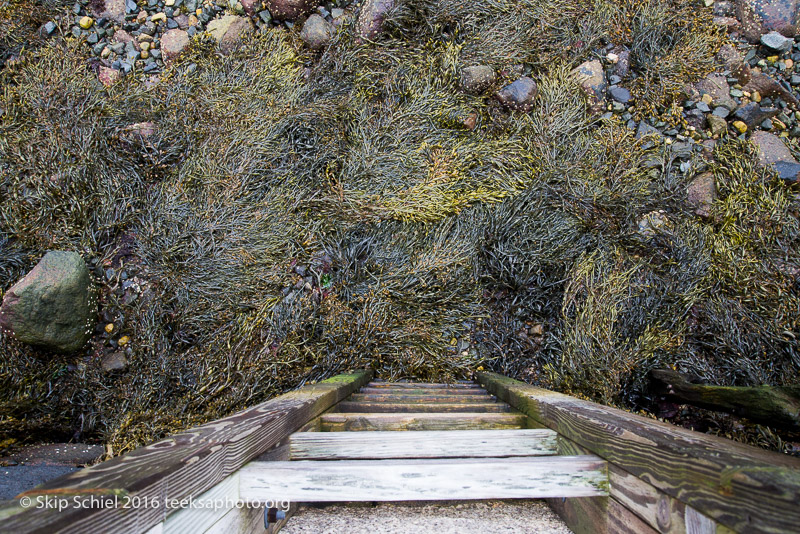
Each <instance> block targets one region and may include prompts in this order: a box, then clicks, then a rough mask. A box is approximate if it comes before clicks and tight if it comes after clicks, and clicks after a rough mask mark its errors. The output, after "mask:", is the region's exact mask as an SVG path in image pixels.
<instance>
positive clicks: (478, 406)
mask: <svg viewBox="0 0 800 534" xmlns="http://www.w3.org/2000/svg"><path fill="white" fill-rule="evenodd" d="M334 410H335V411H336V412H347V413H415V412H416V413H444V412H449V413H457V412H481V413H504V412H509V411H510V410H511V409H510V408H509V406H508V404H506V403H504V402H483V403H476V402H470V403H464V404H460V403H447V404H445V403H430V404H423V403H417V402H415V403H401V402H350V401H344V402H340V403H339V404H337V405H336V407H335V408H334Z"/></svg>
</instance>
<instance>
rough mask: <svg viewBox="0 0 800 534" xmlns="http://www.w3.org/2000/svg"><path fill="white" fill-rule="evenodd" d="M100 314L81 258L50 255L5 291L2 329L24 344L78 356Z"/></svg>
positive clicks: (0, 316)
mask: <svg viewBox="0 0 800 534" xmlns="http://www.w3.org/2000/svg"><path fill="white" fill-rule="evenodd" d="M96 312H97V301H96V296H95V292H94V288H93V287H92V280H91V277H90V275H89V269H88V268H87V267H86V263H85V262H84V261H83V258H81V256H80V254H78V253H77V252H64V251H52V252H48V253H47V254H45V255H44V257H43V258H42V259H41V261H40V262H39V263H38V264H37V265H36V266H35V267H34V268H33V269H32V270H31V271H30V272H29V273H28V274H27V275H25V277H24V278H23V279H22V280H20V281H19V282H17V283H16V284H15V285H14V286H13V287H11V289H9V290H8V291H7V292H6V294H5V296H4V297H3V304H2V306H0V327H1V328H3V329H4V330H8V331H10V332H12V333H13V335H14V337H15V338H16V339H17V340H19V341H21V342H23V343H27V344H29V345H35V346H39V347H43V348H46V349H50V350H55V351H58V352H74V351H76V350H78V349H80V348H81V347H83V346H84V345H85V344H86V342H87V341H88V340H89V337H90V336H91V331H92V325H93V324H94V320H95V314H96Z"/></svg>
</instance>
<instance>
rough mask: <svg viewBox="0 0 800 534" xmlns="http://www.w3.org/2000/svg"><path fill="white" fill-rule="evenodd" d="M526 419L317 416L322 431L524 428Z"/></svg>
mask: <svg viewBox="0 0 800 534" xmlns="http://www.w3.org/2000/svg"><path fill="white" fill-rule="evenodd" d="M526 419H527V418H526V417H525V416H524V415H521V414H510V413H454V414H438V413H411V414H406V413H387V414H380V413H326V414H324V415H323V416H322V417H320V421H321V423H322V427H321V430H322V431H323V432H345V431H347V432H350V431H364V430H491V429H504V428H525V423H526V421H525V420H526Z"/></svg>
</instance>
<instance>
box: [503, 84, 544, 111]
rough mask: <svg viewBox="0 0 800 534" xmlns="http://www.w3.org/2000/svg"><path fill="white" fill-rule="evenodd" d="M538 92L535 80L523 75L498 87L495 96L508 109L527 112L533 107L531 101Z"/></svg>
mask: <svg viewBox="0 0 800 534" xmlns="http://www.w3.org/2000/svg"><path fill="white" fill-rule="evenodd" d="M538 92H539V89H538V87H537V86H536V82H534V81H533V80H532V79H531V78H528V77H527V76H524V77H522V78H520V79H519V80H517V81H515V82H514V83H512V84H509V85H506V86H505V87H503V88H502V89H500V90H499V91H498V92H497V94H496V95H495V98H497V100H499V101H500V103H502V104H503V105H504V106H506V107H507V108H509V109H512V110H514V111H525V112H528V111H530V110H532V109H533V102H534V100H536V95H537V94H538Z"/></svg>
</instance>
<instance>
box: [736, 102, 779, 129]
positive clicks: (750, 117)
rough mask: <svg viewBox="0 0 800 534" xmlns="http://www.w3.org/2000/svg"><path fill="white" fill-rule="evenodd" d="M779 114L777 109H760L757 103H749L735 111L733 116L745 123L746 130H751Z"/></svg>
mask: <svg viewBox="0 0 800 534" xmlns="http://www.w3.org/2000/svg"><path fill="white" fill-rule="evenodd" d="M780 112H781V110H779V109H778V108H762V107H761V106H760V105H758V103H756V102H750V103H748V104H745V105H744V106H741V107H740V108H739V109H737V110H736V112H735V113H734V114H733V116H734V117H736V118H737V119H738V120H740V121H742V122H743V123H745V124H746V125H747V129H748V130H752V129H753V128H754V127H755V126H757V125H759V124H761V123H762V122H764V121H765V120H767V119H771V118H772V117H774V116H776V115H777V114H778V113H780Z"/></svg>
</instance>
